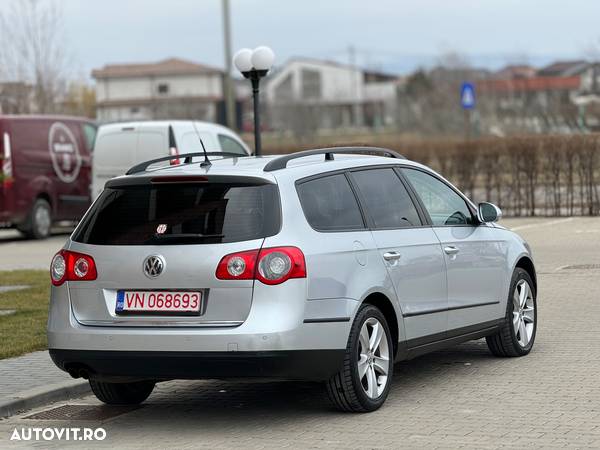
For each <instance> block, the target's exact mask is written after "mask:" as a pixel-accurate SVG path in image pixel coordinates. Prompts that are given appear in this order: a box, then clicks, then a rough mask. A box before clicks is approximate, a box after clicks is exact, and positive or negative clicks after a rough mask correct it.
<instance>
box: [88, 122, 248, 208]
mask: <svg viewBox="0 0 600 450" xmlns="http://www.w3.org/2000/svg"><path fill="white" fill-rule="evenodd" d="M194 125H195V127H194ZM198 137H200V139H202V142H203V143H204V146H205V147H206V151H207V152H211V151H212V152H218V151H222V152H228V153H239V154H240V155H242V156H247V155H250V154H251V153H252V152H251V151H250V149H249V148H248V146H247V145H246V144H244V142H243V141H242V140H241V139H240V137H239V136H238V135H237V134H235V133H234V132H233V131H231V130H230V129H229V128H225V127H223V126H221V125H216V124H214V123H208V122H198V121H196V122H192V121H189V120H187V121H184V120H170V121H147V122H122V123H112V124H107V125H102V126H101V127H100V128H99V129H98V135H97V137H96V142H95V144H94V152H93V161H92V198H93V199H94V198H96V197H97V196H98V195H99V194H100V192H102V189H103V188H104V183H106V181H107V180H109V179H111V178H114V177H117V176H119V175H124V174H125V172H127V170H128V169H129V168H130V167H132V166H133V165H135V164H137V163H140V162H143V161H147V160H149V159H154V158H160V157H162V156H169V155H174V154H183V153H191V152H202V146H201V145H200V140H199V139H198Z"/></svg>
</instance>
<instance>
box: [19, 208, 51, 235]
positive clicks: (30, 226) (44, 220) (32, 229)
mask: <svg viewBox="0 0 600 450" xmlns="http://www.w3.org/2000/svg"><path fill="white" fill-rule="evenodd" d="M51 225H52V210H51V209H50V203H48V202H47V201H46V200H44V199H43V198H38V199H37V200H36V201H35V203H34V204H33V207H32V208H31V211H30V213H29V217H28V218H27V222H26V223H25V224H24V226H23V227H20V228H19V231H21V232H22V233H23V234H24V235H25V236H27V237H28V238H30V239H45V238H47V237H48V236H49V235H50V227H51Z"/></svg>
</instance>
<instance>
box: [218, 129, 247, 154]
mask: <svg viewBox="0 0 600 450" xmlns="http://www.w3.org/2000/svg"><path fill="white" fill-rule="evenodd" d="M219 144H221V150H222V151H224V152H229V153H237V154H239V155H244V156H246V154H247V153H246V150H245V149H244V147H242V146H241V145H240V143H239V142H237V141H236V140H235V139H233V138H231V137H229V136H225V135H224V134H219Z"/></svg>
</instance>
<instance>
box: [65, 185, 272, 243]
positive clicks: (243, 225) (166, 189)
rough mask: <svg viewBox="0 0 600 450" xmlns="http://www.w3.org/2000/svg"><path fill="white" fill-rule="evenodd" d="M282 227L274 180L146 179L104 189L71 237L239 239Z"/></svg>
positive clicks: (182, 240)
mask: <svg viewBox="0 0 600 450" xmlns="http://www.w3.org/2000/svg"><path fill="white" fill-rule="evenodd" d="M279 228H280V209H279V193H278V190H277V187H276V186H275V185H272V184H264V185H249V184H232V183H203V184H165V185H156V184H147V185H137V186H123V187H112V188H107V189H105V190H104V191H103V192H102V194H101V195H100V197H99V198H98V200H97V201H96V202H95V203H94V205H93V206H92V208H91V209H90V211H89V213H88V214H87V215H86V216H85V218H84V220H83V221H82V222H81V225H80V226H79V227H77V229H76V230H75V232H74V234H73V240H74V241H76V242H82V243H84V244H94V245H174V244H215V243H222V242H238V241H247V240H252V239H259V238H264V237H267V236H272V235H274V234H276V233H277V232H278V231H279Z"/></svg>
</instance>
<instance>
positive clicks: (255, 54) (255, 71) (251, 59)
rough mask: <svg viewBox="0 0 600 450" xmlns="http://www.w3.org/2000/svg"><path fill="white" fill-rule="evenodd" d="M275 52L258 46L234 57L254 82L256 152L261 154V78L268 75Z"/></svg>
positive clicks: (242, 51)
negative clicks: (259, 94)
mask: <svg viewBox="0 0 600 450" xmlns="http://www.w3.org/2000/svg"><path fill="white" fill-rule="evenodd" d="M274 60H275V54H274V53H273V50H271V49H270V48H269V47H264V46H261V47H256V48H255V49H254V50H251V49H249V48H243V49H241V50H238V52H237V53H236V54H235V55H234V57H233V64H234V65H235V67H236V68H237V69H238V70H239V71H240V72H241V73H242V75H243V76H244V78H247V79H249V80H250V81H251V83H252V100H253V102H254V154H255V155H257V156H258V155H260V154H261V143H260V103H259V101H260V100H259V96H258V92H259V85H260V79H261V78H263V77H264V76H265V75H267V72H269V70H270V69H271V67H272V66H273V61H274Z"/></svg>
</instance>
